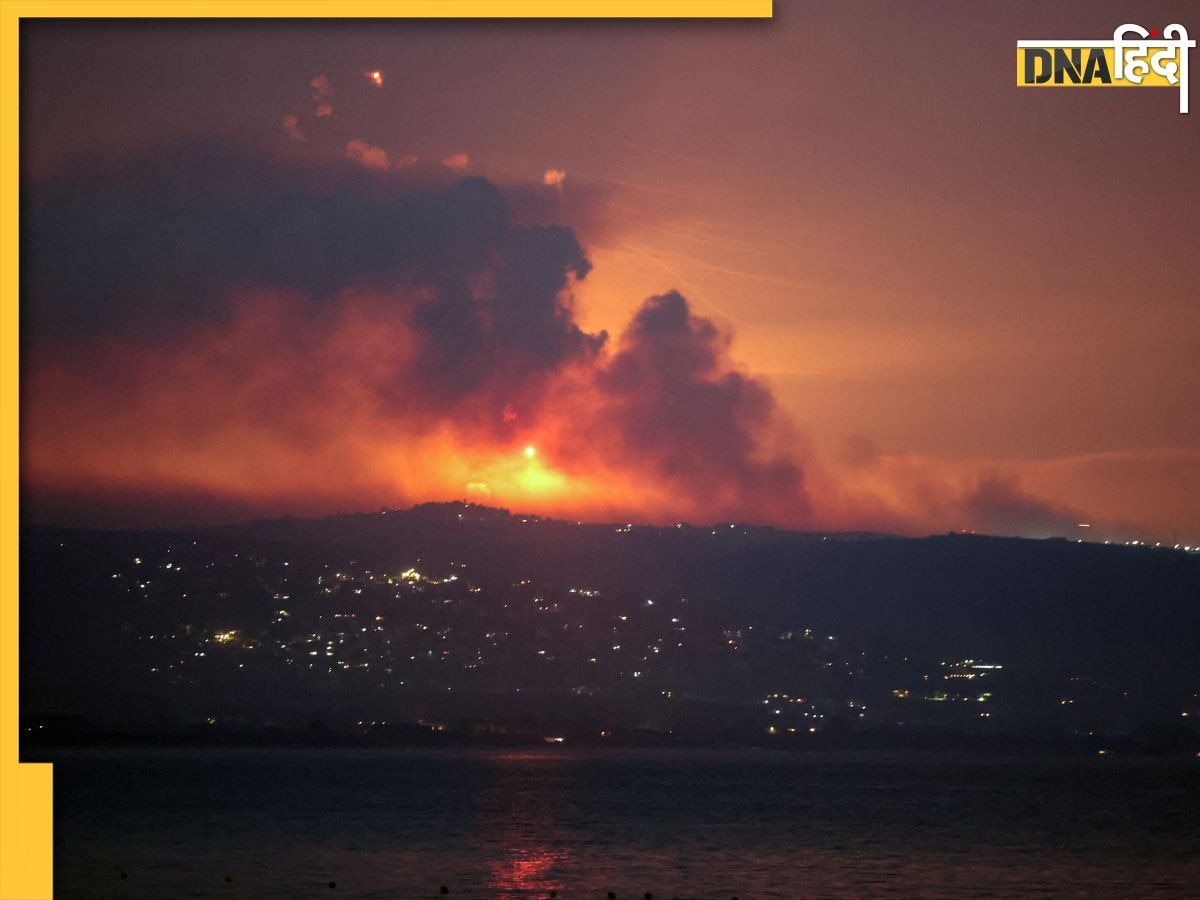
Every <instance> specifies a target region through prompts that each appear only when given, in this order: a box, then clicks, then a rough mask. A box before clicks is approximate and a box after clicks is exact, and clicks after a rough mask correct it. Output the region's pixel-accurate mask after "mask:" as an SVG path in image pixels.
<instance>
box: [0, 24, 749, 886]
mask: <svg viewBox="0 0 1200 900" xmlns="http://www.w3.org/2000/svg"><path fill="white" fill-rule="evenodd" d="M771 2H772V0H347V2H341V3H336V4H334V3H330V2H328V0H208V2H201V0H180V2H170V3H168V2H164V0H0V60H2V63H0V178H2V183H0V263H2V265H0V422H2V423H3V438H2V443H0V458H2V459H3V473H2V475H0V900H41V898H47V897H51V896H53V884H54V882H53V877H54V875H53V868H54V855H53V852H54V848H53V835H54V832H53V775H52V769H51V766H49V765H33V764H26V765H20V764H19V763H18V760H19V758H20V757H19V748H20V730H19V729H20V719H19V711H18V701H19V693H18V686H17V678H18V674H19V671H20V668H19V665H18V659H17V648H18V633H19V630H18V629H19V616H18V609H17V595H18V572H17V564H18V550H17V542H18V534H19V532H18V528H19V509H20V496H19V491H20V488H19V481H20V477H19V446H20V443H19V441H20V438H19V421H20V420H19V397H20V394H19V378H20V369H19V366H18V361H17V353H18V334H17V328H18V287H19V282H18V249H17V233H18V221H19V212H18V195H19V191H20V173H19V143H18V142H19V135H18V127H19V118H18V103H19V92H18V79H19V77H20V43H19V29H20V20H21V19H22V18H42V17H45V18H51V17H54V18H65V17H79V18H142V17H155V18H183V17H186V18H247V17H254V18H283V17H286V18H577V19H579V18H638V19H648V18H656V19H673V18H689V19H700V18H770V16H771Z"/></svg>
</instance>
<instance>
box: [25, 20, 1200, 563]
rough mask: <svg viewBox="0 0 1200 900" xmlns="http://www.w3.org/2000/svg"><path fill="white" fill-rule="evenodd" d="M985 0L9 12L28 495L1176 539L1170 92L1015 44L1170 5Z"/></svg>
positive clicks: (1192, 128) (1191, 254)
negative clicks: (333, 17)
mask: <svg viewBox="0 0 1200 900" xmlns="http://www.w3.org/2000/svg"><path fill="white" fill-rule="evenodd" d="M995 6H996V8H979V7H966V6H963V7H961V8H954V7H951V8H949V9H947V8H944V7H943V6H941V5H937V4H910V5H906V6H904V7H901V6H897V5H894V4H882V3H880V4H867V3H846V4H837V5H836V6H833V7H831V6H830V5H827V4H826V5H808V4H799V3H793V2H786V0H780V2H777V3H776V11H775V17H774V18H773V19H771V20H769V21H727V22H718V21H708V22H548V21H539V22H409V21H397V20H393V21H372V22H243V23H213V22H185V23H154V24H145V23H141V24H139V23H133V24H129V23H118V22H92V23H76V22H35V23H28V22H27V23H25V24H24V25H23V28H22V54H23V56H22V61H21V65H22V108H21V119H22V130H21V143H22V146H21V152H22V177H23V184H22V275H23V280H22V299H21V303H22V310H21V312H22V423H21V428H22V488H23V510H24V514H25V516H26V517H27V518H28V519H31V520H38V521H54V522H69V523H77V524H87V525H101V526H125V525H182V524H192V523H198V522H220V521H232V520H236V519H242V518H247V517H250V516H255V517H257V516H270V515H279V514H295V515H309V514H326V513H331V512H336V511H343V512H346V511H351V510H373V509H378V508H379V507H381V506H388V507H393V506H404V505H408V504H411V503H416V502H423V501H427V500H450V499H466V500H470V501H474V502H482V503H489V504H493V505H500V506H506V507H509V508H513V509H517V510H520V511H525V512H535V513H543V514H550V515H558V516H564V517H567V518H577V519H585V520H604V521H611V520H614V519H621V520H624V519H629V520H631V521H653V522H671V521H677V520H687V521H692V522H711V521H733V520H736V521H745V522H757V523H767V524H774V525H781V526H788V527H798V528H817V529H839V530H842V529H870V530H884V531H894V532H901V533H908V534H921V533H930V532H941V531H948V530H967V531H980V532H987V533H999V534H1021V535H1028V536H1047V535H1063V536H1067V537H1070V538H1073V539H1074V538H1080V537H1082V538H1086V539H1112V540H1131V539H1141V540H1150V541H1164V542H1170V543H1175V542H1181V543H1192V544H1195V543H1200V402H1198V401H1200V387H1198V379H1197V366H1196V359H1197V356H1198V351H1200V315H1197V309H1196V302H1197V298H1198V296H1200V277H1198V276H1197V269H1196V265H1195V259H1196V250H1197V245H1198V244H1200V203H1197V200H1198V199H1200V165H1198V163H1197V160H1200V154H1198V153H1197V151H1196V141H1197V138H1198V136H1200V132H1198V128H1200V126H1198V125H1197V116H1196V115H1195V114H1192V115H1186V116H1184V115H1180V114H1179V113H1178V111H1177V103H1178V97H1177V95H1176V93H1175V92H1174V91H1171V90H1154V91H1150V90H1147V91H1131V90H1107V91H1105V90H1086V91H1085V90H1076V91H1053V90H1028V89H1018V88H1017V87H1016V86H1015V84H1014V80H1015V79H1014V63H1013V60H1014V53H1013V50H1014V43H1015V42H1016V41H1017V40H1021V39H1030V38H1064V39H1083V38H1089V37H1095V38H1101V39H1103V38H1107V37H1108V36H1110V35H1111V33H1112V31H1113V29H1114V28H1115V27H1116V26H1118V25H1120V24H1124V23H1125V22H1128V21H1134V22H1140V23H1141V24H1143V25H1144V26H1146V27H1158V28H1160V29H1161V28H1162V27H1163V26H1164V25H1165V24H1168V23H1171V22H1182V23H1183V24H1185V25H1188V26H1190V27H1191V29H1192V31H1193V33H1196V32H1200V21H1189V19H1188V16H1187V13H1188V11H1189V10H1188V7H1187V5H1186V4H1175V5H1172V4H1164V5H1156V6H1154V7H1152V8H1147V9H1144V10H1142V9H1139V10H1130V9H1129V8H1128V7H1126V6H1121V5H1117V4H1109V3H1062V4H1055V5H1054V7H1053V8H1052V9H1050V8H1045V5H1043V4H1034V3H1012V4H1004V5H1003V7H1002V8H1000V6H999V5H995ZM1194 9H1195V8H1194V7H1192V8H1191V11H1193V12H1194ZM1138 16H1142V17H1143V18H1142V19H1139V18H1137V17H1138ZM1193 18H1194V17H1193ZM1143 19H1144V21H1143ZM1193 61H1194V60H1193ZM1081 524H1084V525H1088V526H1090V527H1088V528H1082V527H1080V526H1081Z"/></svg>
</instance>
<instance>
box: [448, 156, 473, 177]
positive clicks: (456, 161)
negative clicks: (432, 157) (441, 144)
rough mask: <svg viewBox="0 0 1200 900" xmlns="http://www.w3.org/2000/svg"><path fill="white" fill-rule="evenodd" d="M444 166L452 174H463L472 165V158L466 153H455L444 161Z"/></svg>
mask: <svg viewBox="0 0 1200 900" xmlns="http://www.w3.org/2000/svg"><path fill="white" fill-rule="evenodd" d="M442 165H443V166H445V167H446V168H447V169H450V170H451V171H452V172H463V171H466V169H467V167H468V166H469V165H471V157H469V156H467V154H465V153H454V154H451V155H450V156H447V157H446V158H445V159H443V160H442Z"/></svg>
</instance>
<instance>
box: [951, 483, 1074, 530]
mask: <svg viewBox="0 0 1200 900" xmlns="http://www.w3.org/2000/svg"><path fill="white" fill-rule="evenodd" d="M959 502H960V506H961V509H962V513H963V518H964V520H965V521H966V522H967V523H969V526H968V527H969V528H970V529H971V530H973V531H979V532H983V533H986V534H1007V535H1027V536H1029V537H1062V536H1064V535H1068V534H1074V533H1075V531H1076V523H1077V522H1078V521H1079V520H1080V517H1079V514H1078V513H1073V512H1071V511H1070V510H1067V509H1064V508H1058V507H1055V506H1053V505H1051V504H1048V503H1045V502H1044V501H1042V500H1039V499H1037V498H1036V497H1033V496H1031V495H1030V494H1028V493H1026V492H1025V491H1024V490H1022V488H1021V485H1020V483H1019V482H1018V480H1017V479H1016V477H1015V476H1012V475H1004V474H1002V473H999V472H988V473H985V474H983V475H981V476H980V477H979V479H978V481H977V482H976V484H975V485H974V486H973V487H972V488H971V489H970V490H968V491H967V492H966V493H965V494H964V495H963V497H962V498H961V500H960V501H959Z"/></svg>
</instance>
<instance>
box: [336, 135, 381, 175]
mask: <svg viewBox="0 0 1200 900" xmlns="http://www.w3.org/2000/svg"><path fill="white" fill-rule="evenodd" d="M346 158H347V159H352V160H354V161H355V162H356V163H358V164H359V165H360V166H363V167H365V168H368V169H390V168H391V167H392V163H391V160H389V159H388V155H387V153H386V152H385V151H384V150H382V149H381V148H379V147H375V146H373V145H371V144H368V143H367V142H366V141H361V140H358V139H357V138H356V139H355V140H352V141H349V142H348V143H347V144H346Z"/></svg>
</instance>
